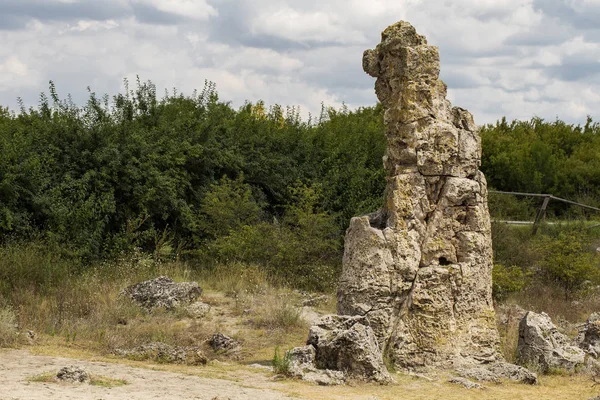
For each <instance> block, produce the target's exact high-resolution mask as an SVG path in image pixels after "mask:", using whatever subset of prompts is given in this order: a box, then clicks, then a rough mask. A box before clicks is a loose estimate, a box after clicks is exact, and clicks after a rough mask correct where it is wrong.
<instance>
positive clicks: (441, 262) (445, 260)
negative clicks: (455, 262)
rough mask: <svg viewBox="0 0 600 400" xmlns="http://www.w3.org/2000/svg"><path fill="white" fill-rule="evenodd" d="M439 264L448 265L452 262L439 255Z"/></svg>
mask: <svg viewBox="0 0 600 400" xmlns="http://www.w3.org/2000/svg"><path fill="white" fill-rule="evenodd" d="M439 262H440V265H450V264H452V263H451V262H450V261H448V259H447V258H446V257H440V259H439Z"/></svg>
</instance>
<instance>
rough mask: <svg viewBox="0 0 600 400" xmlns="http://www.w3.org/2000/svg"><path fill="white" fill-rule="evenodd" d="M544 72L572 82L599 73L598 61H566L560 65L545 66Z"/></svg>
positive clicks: (599, 65)
mask: <svg viewBox="0 0 600 400" xmlns="http://www.w3.org/2000/svg"><path fill="white" fill-rule="evenodd" d="M545 71H546V74H548V75H549V76H551V77H553V78H558V79H560V80H563V81H568V82H574V81H580V80H583V79H588V78H590V77H593V76H596V75H598V74H600V63H597V62H584V63H570V62H567V63H565V64H563V65H560V66H552V67H548V68H546V70H545Z"/></svg>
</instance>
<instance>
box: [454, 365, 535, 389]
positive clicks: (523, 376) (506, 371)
mask: <svg viewBox="0 0 600 400" xmlns="http://www.w3.org/2000/svg"><path fill="white" fill-rule="evenodd" d="M457 372H458V373H459V374H460V376H462V377H463V378H469V379H475V380H476V381H480V382H496V383H499V382H501V380H502V379H508V380H511V381H515V382H520V383H526V384H529V385H535V384H537V383H538V378H537V375H536V374H535V373H533V372H531V371H529V370H528V369H527V368H523V367H521V366H519V365H515V364H511V363H507V362H503V361H496V362H494V363H491V364H487V365H477V366H472V367H470V368H458V369H457Z"/></svg>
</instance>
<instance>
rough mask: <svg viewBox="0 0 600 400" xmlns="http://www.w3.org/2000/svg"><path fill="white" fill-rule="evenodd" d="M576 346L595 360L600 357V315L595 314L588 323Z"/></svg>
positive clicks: (581, 332)
mask: <svg viewBox="0 0 600 400" xmlns="http://www.w3.org/2000/svg"><path fill="white" fill-rule="evenodd" d="M576 344H577V345H578V346H579V347H580V348H581V349H582V350H583V351H585V352H586V353H587V354H589V355H590V356H592V357H594V358H599V357H600V313H593V314H592V315H590V317H589V318H588V320H587V321H586V323H585V325H584V326H583V329H582V330H581V331H580V334H579V336H578V338H577V340H576Z"/></svg>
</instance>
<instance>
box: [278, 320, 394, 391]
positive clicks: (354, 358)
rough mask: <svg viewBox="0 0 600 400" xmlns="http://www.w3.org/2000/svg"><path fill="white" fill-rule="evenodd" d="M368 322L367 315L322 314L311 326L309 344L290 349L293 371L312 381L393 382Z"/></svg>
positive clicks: (291, 368) (294, 373)
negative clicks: (365, 316) (366, 323)
mask: <svg viewBox="0 0 600 400" xmlns="http://www.w3.org/2000/svg"><path fill="white" fill-rule="evenodd" d="M365 322H366V321H365V318H364V317H350V316H340V315H327V316H324V317H323V318H321V319H320V320H319V321H318V322H317V323H316V324H315V325H314V326H312V327H311V328H310V331H309V335H308V341H307V346H304V347H298V348H295V349H293V350H291V352H290V353H288V354H289V356H291V362H290V370H291V371H292V373H293V375H295V376H298V377H301V378H302V379H304V380H312V381H316V380H318V379H322V380H323V379H324V377H325V378H327V379H325V380H329V381H331V380H332V381H334V382H335V383H339V382H342V381H345V380H347V379H351V380H361V381H374V382H380V383H388V382H391V380H392V379H391V377H390V375H389V373H388V371H387V369H386V367H385V365H384V363H383V357H382V351H381V349H380V348H379V343H378V342H377V337H376V336H375V333H374V332H373V329H371V327H369V326H368V325H365V324H364V323H365ZM318 383H321V382H318ZM321 384H323V383H321ZM328 384H330V383H328Z"/></svg>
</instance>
